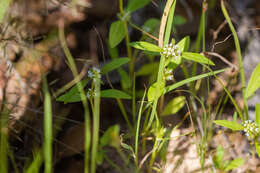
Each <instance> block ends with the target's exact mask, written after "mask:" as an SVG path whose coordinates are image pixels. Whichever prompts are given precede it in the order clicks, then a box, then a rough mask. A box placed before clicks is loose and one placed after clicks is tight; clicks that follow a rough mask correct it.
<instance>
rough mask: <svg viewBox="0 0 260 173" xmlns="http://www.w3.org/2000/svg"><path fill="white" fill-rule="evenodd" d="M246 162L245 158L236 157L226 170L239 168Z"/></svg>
mask: <svg viewBox="0 0 260 173" xmlns="http://www.w3.org/2000/svg"><path fill="white" fill-rule="evenodd" d="M243 164H244V159H242V158H236V159H234V160H232V161H231V162H230V163H229V164H228V165H227V167H226V168H225V171H230V170H232V169H235V168H238V167H240V166H242V165H243Z"/></svg>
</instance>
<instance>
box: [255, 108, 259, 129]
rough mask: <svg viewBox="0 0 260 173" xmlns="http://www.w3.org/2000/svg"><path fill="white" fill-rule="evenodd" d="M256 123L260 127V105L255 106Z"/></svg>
mask: <svg viewBox="0 0 260 173" xmlns="http://www.w3.org/2000/svg"><path fill="white" fill-rule="evenodd" d="M255 123H256V124H257V125H258V127H260V104H259V103H256V105H255Z"/></svg>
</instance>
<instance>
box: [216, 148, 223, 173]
mask: <svg viewBox="0 0 260 173" xmlns="http://www.w3.org/2000/svg"><path fill="white" fill-rule="evenodd" d="M223 158H224V148H223V147H222V146H218V148H217V151H216V155H215V156H214V157H213V162H214V165H215V167H216V168H218V169H221V168H222V161H223Z"/></svg>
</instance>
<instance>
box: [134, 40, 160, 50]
mask: <svg viewBox="0 0 260 173" xmlns="http://www.w3.org/2000/svg"><path fill="white" fill-rule="evenodd" d="M130 46H132V47H134V48H136V49H141V50H146V51H151V52H161V51H162V48H160V47H159V46H157V45H155V44H152V43H148V42H145V41H137V42H132V43H130Z"/></svg>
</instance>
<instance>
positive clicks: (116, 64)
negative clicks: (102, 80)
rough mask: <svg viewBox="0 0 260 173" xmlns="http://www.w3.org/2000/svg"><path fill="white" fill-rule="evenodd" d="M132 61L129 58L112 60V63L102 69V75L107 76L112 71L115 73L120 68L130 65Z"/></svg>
mask: <svg viewBox="0 0 260 173" xmlns="http://www.w3.org/2000/svg"><path fill="white" fill-rule="evenodd" d="M129 61H130V59H129V58H117V59H114V60H112V61H111V62H109V63H107V64H105V65H104V66H103V67H102V68H101V73H102V74H106V73H108V72H110V71H113V70H115V69H117V68H119V67H120V66H122V65H124V64H126V63H128V62H129Z"/></svg>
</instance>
